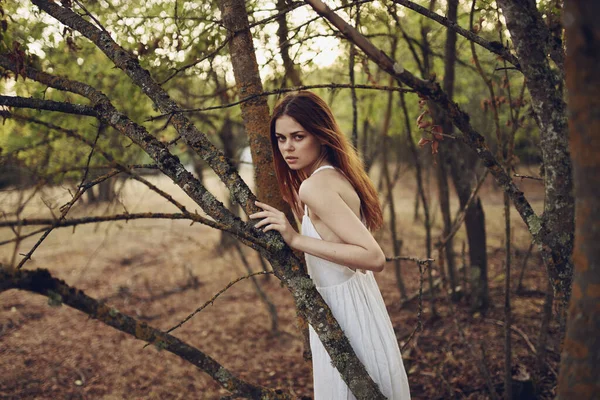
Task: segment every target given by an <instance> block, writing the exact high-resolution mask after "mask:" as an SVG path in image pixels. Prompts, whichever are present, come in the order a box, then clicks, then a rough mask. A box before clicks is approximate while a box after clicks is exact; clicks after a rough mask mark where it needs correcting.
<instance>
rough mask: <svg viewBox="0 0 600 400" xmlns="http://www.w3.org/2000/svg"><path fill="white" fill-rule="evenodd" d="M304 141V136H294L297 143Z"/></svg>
mask: <svg viewBox="0 0 600 400" xmlns="http://www.w3.org/2000/svg"><path fill="white" fill-rule="evenodd" d="M302 139H304V135H296V136H294V140H296V141H297V142H299V141H301V140H302Z"/></svg>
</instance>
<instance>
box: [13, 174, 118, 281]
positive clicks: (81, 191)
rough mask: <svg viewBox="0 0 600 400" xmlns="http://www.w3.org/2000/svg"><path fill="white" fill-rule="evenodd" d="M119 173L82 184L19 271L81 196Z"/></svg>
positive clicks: (20, 264)
mask: <svg viewBox="0 0 600 400" xmlns="http://www.w3.org/2000/svg"><path fill="white" fill-rule="evenodd" d="M119 172H121V171H118V170H114V171H111V172H109V173H107V174H105V175H102V176H100V177H98V178H96V179H94V180H93V181H91V182H88V183H86V184H84V183H83V182H82V183H81V184H80V186H79V189H78V190H77V192H76V193H75V195H74V196H73V198H72V199H71V201H69V202H68V203H67V204H64V205H63V206H62V207H61V215H60V217H59V218H58V219H57V221H56V222H55V223H54V224H52V226H51V227H50V228H48V229H46V232H44V234H43V235H42V237H41V238H39V239H38V241H37V242H36V243H35V245H34V246H33V247H32V248H31V250H29V252H28V253H27V254H24V257H23V259H22V260H21V261H20V262H19V265H17V269H21V268H22V267H23V265H24V264H25V263H26V262H27V261H28V260H30V259H31V255H32V254H33V253H34V252H35V250H36V249H37V248H38V247H39V246H40V245H41V244H42V242H43V241H44V240H46V238H47V237H48V235H50V233H51V232H52V231H53V230H54V228H56V224H57V223H58V222H59V221H62V220H64V218H65V217H66V216H67V213H68V212H69V211H70V210H71V207H73V204H75V203H76V202H77V201H78V200H79V199H80V198H81V196H83V194H84V193H85V192H86V190H88V189H89V188H91V187H93V186H94V185H97V184H99V183H101V182H103V181H105V180H107V179H109V178H112V177H113V176H115V175H117V174H118V173H119Z"/></svg>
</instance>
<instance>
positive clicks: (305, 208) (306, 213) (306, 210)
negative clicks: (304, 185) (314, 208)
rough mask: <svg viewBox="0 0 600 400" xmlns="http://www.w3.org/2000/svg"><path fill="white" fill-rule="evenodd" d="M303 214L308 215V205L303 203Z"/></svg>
mask: <svg viewBox="0 0 600 400" xmlns="http://www.w3.org/2000/svg"><path fill="white" fill-rule="evenodd" d="M304 215H306V216H307V217H308V206H307V205H306V204H305V205H304Z"/></svg>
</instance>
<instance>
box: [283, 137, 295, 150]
mask: <svg viewBox="0 0 600 400" xmlns="http://www.w3.org/2000/svg"><path fill="white" fill-rule="evenodd" d="M281 147H282V150H283V151H285V152H290V151H294V144H293V143H292V141H291V140H286V141H285V142H284V143H283V146H281Z"/></svg>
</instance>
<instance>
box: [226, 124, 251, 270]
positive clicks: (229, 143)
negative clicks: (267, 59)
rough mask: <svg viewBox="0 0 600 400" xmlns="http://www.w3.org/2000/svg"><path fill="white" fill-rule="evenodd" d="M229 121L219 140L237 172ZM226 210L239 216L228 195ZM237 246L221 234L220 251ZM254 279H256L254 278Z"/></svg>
mask: <svg viewBox="0 0 600 400" xmlns="http://www.w3.org/2000/svg"><path fill="white" fill-rule="evenodd" d="M231 122H232V121H231V119H230V118H229V116H226V117H225V121H223V125H222V127H221V130H220V131H219V138H220V139H221V143H222V144H223V155H224V156H225V157H226V158H227V159H229V160H231V164H232V166H233V168H235V169H236V170H239V168H238V165H237V162H235V161H234V159H235V147H234V140H233V124H232V123H231ZM227 208H228V209H229V211H231V212H232V214H233V215H235V216H238V217H239V215H240V208H239V206H238V204H237V203H236V202H235V200H234V199H233V197H232V196H231V194H229V193H228V200H227ZM235 244H237V239H236V238H235V237H234V236H232V235H230V234H229V233H228V232H224V231H222V232H221V239H220V240H219V246H220V249H222V250H224V249H229V248H230V247H231V246H233V245H235ZM255 279H256V278H255Z"/></svg>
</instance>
